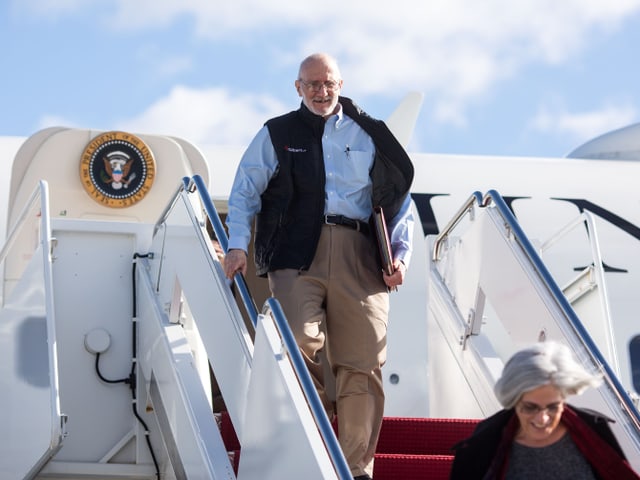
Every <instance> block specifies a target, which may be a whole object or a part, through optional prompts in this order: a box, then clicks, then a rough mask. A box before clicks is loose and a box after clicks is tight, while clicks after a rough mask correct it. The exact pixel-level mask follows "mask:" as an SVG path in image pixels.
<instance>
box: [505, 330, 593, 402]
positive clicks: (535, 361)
mask: <svg viewBox="0 0 640 480" xmlns="http://www.w3.org/2000/svg"><path fill="white" fill-rule="evenodd" d="M601 382H602V378H601V375H598V374H592V373H589V372H588V371H587V370H585V368H584V367H583V366H582V365H580V364H579V363H578V362H577V361H576V359H575V358H574V357H573V354H572V352H571V350H570V349H569V347H567V346H566V345H564V344H562V343H559V342H554V341H546V342H540V343H536V344H534V345H532V346H531V347H529V348H525V349H524V350H521V351H519V352H517V353H515V354H514V355H513V356H512V357H511V358H510V359H509V360H508V361H507V363H506V364H505V366H504V369H503V371H502V377H500V379H498V381H497V382H496V384H495V387H494V388H493V391H494V393H495V395H496V397H497V398H498V401H499V402H500V404H502V406H503V407H504V408H513V407H515V405H516V403H518V401H519V400H520V398H521V397H522V395H523V394H524V393H526V392H529V391H531V390H534V389H536V388H538V387H542V386H544V385H549V384H551V385H553V386H555V387H556V388H558V389H559V390H560V393H561V394H562V397H563V398H566V397H567V396H569V395H575V394H580V393H582V392H583V391H584V390H585V389H587V388H588V387H597V386H598V385H599V384H600V383H601Z"/></svg>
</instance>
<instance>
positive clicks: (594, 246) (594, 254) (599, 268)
mask: <svg viewBox="0 0 640 480" xmlns="http://www.w3.org/2000/svg"><path fill="white" fill-rule="evenodd" d="M581 224H584V226H585V227H586V229H587V236H588V238H589V247H590V250H591V258H592V261H593V269H594V272H595V278H596V285H597V286H598V291H599V293H600V305H601V311H602V316H603V318H604V322H605V323H606V325H607V327H608V331H607V334H608V335H609V339H610V340H611V339H613V338H614V333H613V320H612V318H611V308H610V306H609V294H608V293H607V284H606V282H605V278H604V267H603V265H604V261H603V260H602V253H601V251H600V241H599V239H598V233H597V229H596V220H595V215H594V213H593V212H591V210H587V209H584V210H583V211H582V212H580V214H579V215H578V216H577V217H576V218H575V219H573V220H572V221H571V222H569V223H568V224H567V225H565V227H564V228H562V229H560V230H559V231H558V232H556V233H555V234H554V235H552V236H551V237H549V238H548V239H547V240H546V241H545V242H543V243H542V244H541V245H540V246H539V247H538V251H539V252H540V253H544V252H545V251H546V250H548V249H549V248H551V247H552V246H553V245H554V244H555V243H556V242H558V241H559V240H560V239H561V238H562V237H564V236H565V235H567V234H568V233H569V232H571V231H572V230H573V229H574V228H576V227H578V226H580V225H581ZM609 348H610V350H611V356H612V359H611V363H613V365H614V367H615V370H616V371H618V372H619V371H620V363H619V361H618V351H617V349H616V346H615V344H614V342H613V341H610V345H609Z"/></svg>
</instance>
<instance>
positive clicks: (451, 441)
mask: <svg viewBox="0 0 640 480" xmlns="http://www.w3.org/2000/svg"><path fill="white" fill-rule="evenodd" d="M477 423H478V420H470V419H457V418H456V419H451V418H404V417H385V418H384V419H383V421H382V429H381V431H380V439H379V440H378V448H377V450H376V452H377V453H404V454H414V455H425V454H429V455H451V454H452V452H451V447H453V446H454V445H455V444H456V443H458V442H459V441H460V440H462V439H464V438H467V437H468V436H469V435H471V432H472V431H473V429H474V428H475V426H476V425H477Z"/></svg>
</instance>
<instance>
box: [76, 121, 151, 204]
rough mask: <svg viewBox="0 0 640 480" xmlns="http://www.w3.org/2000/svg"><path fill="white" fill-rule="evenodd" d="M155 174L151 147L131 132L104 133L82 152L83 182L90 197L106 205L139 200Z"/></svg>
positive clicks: (145, 192) (133, 202) (149, 187)
mask: <svg viewBox="0 0 640 480" xmlns="http://www.w3.org/2000/svg"><path fill="white" fill-rule="evenodd" d="M155 174H156V165H155V160H154V158H153V154H152V153H151V150H150V149H149V147H148V146H147V145H146V144H145V143H144V142H143V141H142V140H141V139H140V138H138V137H136V136H135V135H132V134H130V133H125V132H106V133H103V134H101V135H98V136H97V137H95V138H94V139H93V140H91V141H90V142H89V144H88V145H87V146H86V147H85V149H84V151H83V152H82V158H81V161H80V180H81V181H82V186H83V187H84V189H85V190H86V191H87V193H88V194H89V196H90V197H91V198H93V199H94V200H95V201H97V202H98V203H101V204H102V205H105V206H107V207H112V208H123V207H130V206H132V205H134V204H136V203H138V202H139V201H140V200H142V199H143V198H144V197H145V195H146V194H147V193H148V192H149V190H150V189H151V185H152V184H153V179H154V178H155Z"/></svg>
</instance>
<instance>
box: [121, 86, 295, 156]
mask: <svg viewBox="0 0 640 480" xmlns="http://www.w3.org/2000/svg"><path fill="white" fill-rule="evenodd" d="M286 109H287V107H286V106H285V105H283V104H281V103H280V102H279V101H277V100H275V99H273V98H269V97H260V96H256V95H232V94H231V93H230V92H228V91H226V90H224V89H220V88H210V89H203V90H197V89H191V88H187V87H183V86H178V87H175V88H174V89H173V90H172V91H171V92H170V93H169V95H168V96H167V97H165V98H163V99H161V100H159V101H157V102H156V103H154V104H153V105H151V106H150V107H149V108H148V109H147V110H145V111H144V112H142V113H141V114H140V115H138V116H137V117H135V118H131V119H127V120H123V121H122V122H119V126H118V128H121V129H123V130H127V131H131V132H140V133H145V132H153V133H158V134H163V133H164V134H171V135H174V136H178V137H182V138H185V139H187V140H189V141H191V142H192V143H194V144H196V145H198V144H222V145H246V144H247V143H248V142H249V141H250V140H251V138H252V137H253V135H255V133H256V132H257V131H258V129H259V128H260V127H261V126H262V124H263V123H264V121H265V120H266V119H267V118H270V117H273V116H275V115H277V114H281V113H282V112H284V111H286Z"/></svg>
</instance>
